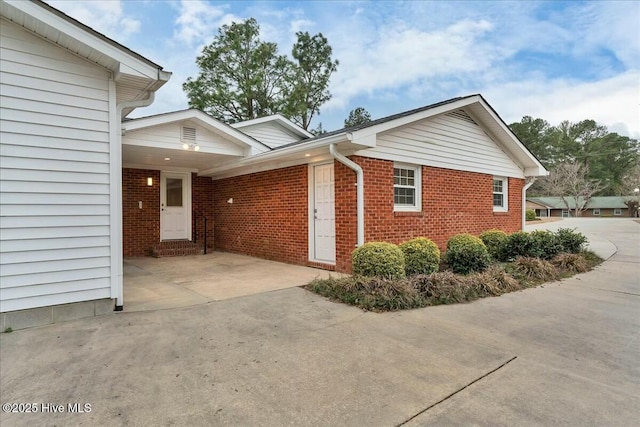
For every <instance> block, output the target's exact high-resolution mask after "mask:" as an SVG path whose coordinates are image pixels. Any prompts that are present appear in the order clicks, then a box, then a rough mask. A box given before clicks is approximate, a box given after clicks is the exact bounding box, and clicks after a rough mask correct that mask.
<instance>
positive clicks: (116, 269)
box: [109, 82, 155, 311]
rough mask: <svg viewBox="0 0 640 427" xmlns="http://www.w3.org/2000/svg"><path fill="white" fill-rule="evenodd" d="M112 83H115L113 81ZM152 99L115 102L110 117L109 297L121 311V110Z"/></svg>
mask: <svg viewBox="0 0 640 427" xmlns="http://www.w3.org/2000/svg"><path fill="white" fill-rule="evenodd" d="M113 84H114V85H115V82H113ZM114 92H115V88H114ZM154 99H155V94H154V92H149V97H148V98H147V99H141V100H138V101H129V102H123V103H121V104H117V105H116V116H115V117H111V121H112V123H111V126H113V128H112V133H113V134H114V137H115V140H114V141H111V150H110V156H109V160H110V161H111V169H110V171H111V179H110V181H111V191H110V193H111V195H110V201H111V211H110V214H111V282H112V283H111V289H112V295H111V297H112V298H115V300H116V307H115V311H122V309H123V306H124V289H123V281H122V270H123V267H122V262H123V261H122V111H123V110H124V109H125V108H138V107H147V106H149V105H151V103H152V102H153V100H154Z"/></svg>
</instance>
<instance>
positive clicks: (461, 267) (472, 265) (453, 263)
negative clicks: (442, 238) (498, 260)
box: [445, 233, 491, 274]
mask: <svg viewBox="0 0 640 427" xmlns="http://www.w3.org/2000/svg"><path fill="white" fill-rule="evenodd" d="M445 258H446V261H447V264H449V266H450V267H451V269H452V270H453V271H454V273H461V274H468V273H470V272H473V271H482V270H484V269H485V268H487V267H488V266H489V264H490V263H491V257H490V256H489V252H487V247H486V246H485V245H484V243H482V240H480V238H479V237H475V236H472V235H471V234H467V233H463V234H456V235H455V236H452V237H451V238H450V239H449V241H448V242H447V252H446V253H445Z"/></svg>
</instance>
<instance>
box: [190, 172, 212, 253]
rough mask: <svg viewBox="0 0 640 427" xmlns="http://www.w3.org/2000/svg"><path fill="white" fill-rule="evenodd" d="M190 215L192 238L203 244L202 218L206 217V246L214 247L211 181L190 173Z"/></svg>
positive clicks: (210, 248) (209, 248)
mask: <svg viewBox="0 0 640 427" xmlns="http://www.w3.org/2000/svg"><path fill="white" fill-rule="evenodd" d="M191 207H192V211H191V215H192V218H193V220H194V221H192V230H191V232H192V239H193V238H195V240H196V242H197V243H198V244H199V245H203V244H204V220H203V216H206V217H207V248H208V250H213V249H214V248H215V245H214V241H215V235H214V217H215V213H214V209H213V181H212V180H211V178H208V177H203V176H197V175H196V174H191Z"/></svg>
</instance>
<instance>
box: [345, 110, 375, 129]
mask: <svg viewBox="0 0 640 427" xmlns="http://www.w3.org/2000/svg"><path fill="white" fill-rule="evenodd" d="M370 121H371V114H369V112H368V111H367V110H365V109H364V108H363V107H358V108H354V109H353V110H351V111H350V112H349V117H347V118H346V119H344V127H346V128H348V127H351V126H358V125H363V124H365V123H369V122H370Z"/></svg>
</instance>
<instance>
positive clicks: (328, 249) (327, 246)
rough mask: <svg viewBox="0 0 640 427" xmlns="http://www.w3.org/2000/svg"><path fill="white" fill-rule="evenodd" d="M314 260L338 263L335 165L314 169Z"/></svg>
mask: <svg viewBox="0 0 640 427" xmlns="http://www.w3.org/2000/svg"><path fill="white" fill-rule="evenodd" d="M313 192H314V197H313V218H314V219H313V228H314V234H313V239H314V242H313V258H314V260H315V261H324V262H329V263H334V262H335V261H336V220H335V194H334V184H333V164H326V165H318V166H314V167H313Z"/></svg>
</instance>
